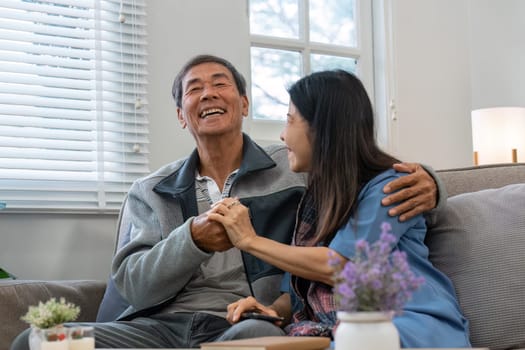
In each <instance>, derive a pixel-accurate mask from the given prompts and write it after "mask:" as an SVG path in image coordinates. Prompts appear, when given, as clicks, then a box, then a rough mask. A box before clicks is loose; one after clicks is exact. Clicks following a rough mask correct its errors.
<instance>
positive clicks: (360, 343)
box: [334, 311, 400, 350]
mask: <svg viewBox="0 0 525 350" xmlns="http://www.w3.org/2000/svg"><path fill="white" fill-rule="evenodd" d="M337 319H338V320H339V325H338V326H337V329H336V331H335V336H334V343H335V350H399V349H400V342H399V333H398V331H397V328H396V326H394V324H393V323H392V313H391V312H344V311H338V312H337Z"/></svg>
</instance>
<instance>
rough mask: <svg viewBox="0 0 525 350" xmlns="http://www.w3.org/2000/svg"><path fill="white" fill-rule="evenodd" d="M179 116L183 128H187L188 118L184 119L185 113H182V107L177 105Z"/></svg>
mask: <svg viewBox="0 0 525 350" xmlns="http://www.w3.org/2000/svg"><path fill="white" fill-rule="evenodd" d="M177 118H178V119H179V124H180V126H181V127H182V128H183V129H186V126H187V125H188V124H187V123H186V119H184V115H183V114H182V109H180V108H179V107H177Z"/></svg>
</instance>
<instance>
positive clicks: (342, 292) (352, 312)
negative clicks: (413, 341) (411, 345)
mask: <svg viewBox="0 0 525 350" xmlns="http://www.w3.org/2000/svg"><path fill="white" fill-rule="evenodd" d="M390 231H391V226H390V225H389V224H388V223H383V225H382V232H381V235H380V238H379V240H377V241H376V242H374V243H372V244H369V243H368V242H367V241H365V240H358V241H357V242H356V244H355V256H354V257H353V258H352V259H351V260H349V261H348V262H346V263H345V264H344V266H341V264H340V262H338V261H335V260H333V261H332V262H331V264H332V265H333V266H334V267H336V272H335V275H334V279H335V281H334V298H335V301H336V303H337V305H338V310H339V311H338V312H337V317H338V320H339V324H338V326H337V329H336V330H335V349H336V350H338V349H359V348H363V349H365V348H369V347H368V345H370V342H373V345H372V346H373V348H375V349H380V348H381V349H389V350H397V349H399V347H400V344H399V333H398V332H397V329H396V328H395V326H394V324H393V323H392V317H393V316H394V315H395V314H397V313H400V312H401V311H402V309H403V306H404V305H405V303H406V302H407V301H408V300H409V299H410V298H411V296H412V294H413V292H415V291H416V290H417V289H418V288H419V287H420V286H421V285H422V284H423V283H424V278H423V277H420V276H416V275H415V274H414V273H413V272H412V271H411V269H410V266H409V265H408V262H407V256H406V253H405V252H402V251H399V250H392V245H393V244H394V243H395V241H396V239H395V237H394V235H392V234H391V233H390ZM367 329H369V331H367ZM348 344H351V345H352V346H351V347H349V345H348ZM383 344H385V346H382V345H383Z"/></svg>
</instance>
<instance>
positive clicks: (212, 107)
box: [177, 63, 248, 139]
mask: <svg viewBox="0 0 525 350" xmlns="http://www.w3.org/2000/svg"><path fill="white" fill-rule="evenodd" d="M177 115H178V118H179V122H180V123H181V125H182V127H183V128H185V127H188V129H189V130H190V132H191V133H192V135H193V136H194V137H195V138H196V139H200V138H201V137H206V136H219V135H225V134H227V133H240V131H241V129H242V118H243V116H247V115H248V98H247V97H246V96H241V95H240V94H239V91H238V90H237V86H236V85H235V80H234V78H233V75H232V74H231V72H230V71H229V70H228V68H226V67H224V66H223V65H221V64H218V63H202V64H199V65H197V66H195V67H193V68H191V69H190V70H189V71H188V73H187V74H186V75H185V76H184V79H183V80H182V107H181V108H178V109H177Z"/></svg>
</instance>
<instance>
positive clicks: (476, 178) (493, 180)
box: [437, 163, 525, 197]
mask: <svg viewBox="0 0 525 350" xmlns="http://www.w3.org/2000/svg"><path fill="white" fill-rule="evenodd" d="M437 173H438V175H439V178H440V179H441V181H442V182H443V184H444V185H445V188H446V189H447V193H448V196H449V197H452V196H455V195H457V194H460V193H466V192H475V191H480V190H486V189H488V188H499V187H502V186H505V185H509V184H517V183H525V163H508V164H491V165H481V166H474V167H467V168H455V169H443V170H437Z"/></svg>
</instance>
